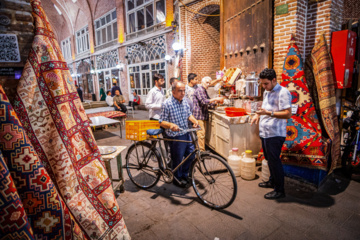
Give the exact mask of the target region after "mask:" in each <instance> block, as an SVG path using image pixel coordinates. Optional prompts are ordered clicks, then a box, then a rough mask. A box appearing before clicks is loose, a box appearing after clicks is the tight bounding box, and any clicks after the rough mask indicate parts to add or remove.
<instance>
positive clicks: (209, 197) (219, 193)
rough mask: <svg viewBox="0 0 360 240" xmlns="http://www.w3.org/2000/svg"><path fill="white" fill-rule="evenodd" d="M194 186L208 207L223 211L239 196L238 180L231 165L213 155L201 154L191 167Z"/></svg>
mask: <svg viewBox="0 0 360 240" xmlns="http://www.w3.org/2000/svg"><path fill="white" fill-rule="evenodd" d="M191 174H192V185H193V188H194V190H195V193H196V195H197V196H198V197H199V199H200V200H201V201H202V202H203V203H204V204H205V205H207V206H209V207H211V208H215V209H223V208H227V207H228V206H230V205H231V204H232V203H233V202H234V200H235V198H236V194H237V183H236V178H235V175H234V173H233V171H232V170H231V168H230V167H229V165H228V164H227V163H226V162H225V161H224V160H223V159H221V158H220V157H218V156H216V155H213V154H201V156H200V159H197V160H196V161H195V162H194V163H193V165H192V166H191Z"/></svg>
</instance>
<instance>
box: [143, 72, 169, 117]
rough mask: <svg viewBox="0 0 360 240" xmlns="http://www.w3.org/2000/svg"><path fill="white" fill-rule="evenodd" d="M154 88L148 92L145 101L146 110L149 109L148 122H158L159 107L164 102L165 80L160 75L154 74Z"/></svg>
mask: <svg viewBox="0 0 360 240" xmlns="http://www.w3.org/2000/svg"><path fill="white" fill-rule="evenodd" d="M153 79H154V84H155V86H154V87H153V88H152V89H151V90H150V92H149V93H148V96H147V98H146V101H145V107H146V109H149V118H150V120H159V119H160V114H161V105H162V103H163V102H164V100H165V94H164V89H162V85H164V83H165V80H164V77H163V76H162V75H161V74H157V73H155V75H154V77H153Z"/></svg>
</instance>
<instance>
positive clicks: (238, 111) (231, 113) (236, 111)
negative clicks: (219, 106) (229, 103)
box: [225, 107, 246, 117]
mask: <svg viewBox="0 0 360 240" xmlns="http://www.w3.org/2000/svg"><path fill="white" fill-rule="evenodd" d="M225 112H226V116H228V117H240V116H244V115H246V112H245V109H243V108H235V107H228V108H225Z"/></svg>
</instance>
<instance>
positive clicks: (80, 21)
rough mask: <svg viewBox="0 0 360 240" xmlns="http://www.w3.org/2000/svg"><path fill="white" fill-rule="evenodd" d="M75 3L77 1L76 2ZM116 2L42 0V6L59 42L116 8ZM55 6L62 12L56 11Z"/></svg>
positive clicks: (101, 0) (110, 0)
mask: <svg viewBox="0 0 360 240" xmlns="http://www.w3.org/2000/svg"><path fill="white" fill-rule="evenodd" d="M74 1H75V0H74ZM115 1H116V0H76V1H75V3H74V2H73V0H42V1H41V2H42V6H43V8H44V10H45V12H46V15H47V17H48V19H49V21H50V23H51V25H52V27H53V30H54V32H55V34H56V36H57V38H58V40H59V41H61V40H63V39H65V38H67V37H69V36H71V35H73V34H74V33H75V32H76V31H77V30H79V29H80V28H82V27H84V26H85V25H87V24H89V23H91V22H93V21H94V19H96V18H98V17H100V16H101V15H102V14H104V13H105V12H107V11H109V10H111V9H113V8H115ZM54 4H55V5H56V6H57V7H58V8H59V10H60V11H61V13H62V14H61V15H59V13H58V12H57V11H56V9H55V7H54Z"/></svg>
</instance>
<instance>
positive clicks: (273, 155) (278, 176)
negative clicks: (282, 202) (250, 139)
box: [261, 137, 285, 192]
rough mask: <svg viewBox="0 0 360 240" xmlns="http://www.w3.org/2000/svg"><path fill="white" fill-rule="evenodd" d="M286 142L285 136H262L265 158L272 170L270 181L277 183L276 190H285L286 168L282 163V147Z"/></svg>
mask: <svg viewBox="0 0 360 240" xmlns="http://www.w3.org/2000/svg"><path fill="white" fill-rule="evenodd" d="M284 142H285V138H284V137H271V138H261V144H262V148H263V151H264V156H265V159H266V160H267V161H268V165H269V170H270V179H269V181H270V182H272V183H273V184H274V185H275V188H274V190H275V191H276V192H285V189H284V169H283V166H282V163H281V159H280V154H281V147H282V145H283V144H284Z"/></svg>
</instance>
